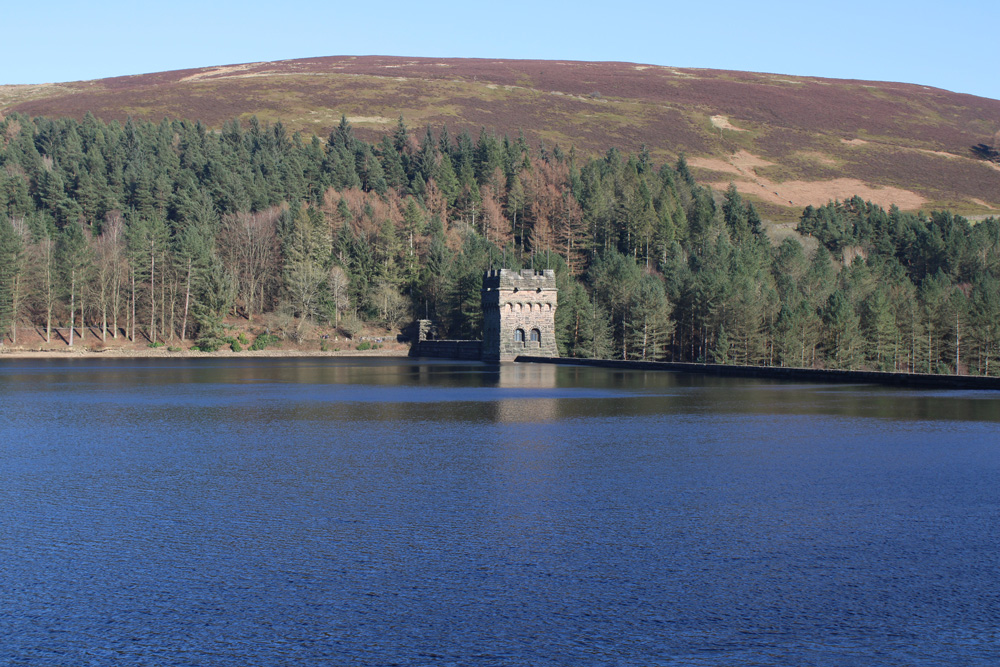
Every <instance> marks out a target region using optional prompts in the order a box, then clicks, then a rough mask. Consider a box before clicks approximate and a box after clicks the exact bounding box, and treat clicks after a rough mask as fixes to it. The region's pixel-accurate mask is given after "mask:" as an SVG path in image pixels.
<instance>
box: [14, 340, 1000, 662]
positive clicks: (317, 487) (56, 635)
mask: <svg viewBox="0 0 1000 667" xmlns="http://www.w3.org/2000/svg"><path fill="white" fill-rule="evenodd" d="M998 426H1000V394H997V393H994V392H946V391H942V392H931V391H909V390H898V389H887V388H879V387H872V386H864V385H859V386H821V385H807V384H782V383H777V382H767V381H754V380H723V379H717V378H703V377H698V376H684V375H677V374H671V373H649V372H645V373H644V372H628V371H616V370H607V369H597V368H578V367H554V366H535V365H505V366H503V367H501V368H498V367H489V366H483V365H479V364H457V363H450V362H418V361H411V360H396V359H392V360H367V359H353V360H348V359H337V360H326V359H310V360H286V359H280V360H256V359H255V360H234V361H228V360H226V361H220V360H176V361H171V362H170V363H169V364H167V363H165V362H163V361H161V360H136V361H115V360H103V361H73V360H67V361H10V360H4V361H3V362H2V363H0V664H9V665H106V664H107V665H112V664H113V665H232V666H237V665H295V666H298V665H303V666H305V665H320V664H329V665H484V666H485V665H504V666H506V665H510V666H514V665H517V666H520V665H540V666H543V665H560V666H561V665H574V666H575V665H581V666H589V665H824V666H825V665H830V666H834V665H837V666H839V665H928V666H929V665H996V664H1000V632H998V627H1000V429H998Z"/></svg>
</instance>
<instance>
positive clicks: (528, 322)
mask: <svg viewBox="0 0 1000 667" xmlns="http://www.w3.org/2000/svg"><path fill="white" fill-rule="evenodd" d="M482 304H483V352H482V355H483V356H482V358H483V361H513V360H514V357H516V356H518V355H521V354H525V355H530V356H534V357H558V356H559V350H558V349H557V348H556V327H555V314H556V274H555V271H552V270H549V269H546V270H545V271H533V270H531V269H524V270H522V271H521V272H520V273H518V272H517V271H512V270H510V269H496V270H492V271H487V272H486V274H485V275H484V276H483V292H482Z"/></svg>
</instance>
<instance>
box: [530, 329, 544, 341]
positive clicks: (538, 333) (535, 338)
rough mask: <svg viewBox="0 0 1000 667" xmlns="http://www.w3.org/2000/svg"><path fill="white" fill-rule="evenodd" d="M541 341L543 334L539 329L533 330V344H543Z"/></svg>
mask: <svg viewBox="0 0 1000 667" xmlns="http://www.w3.org/2000/svg"><path fill="white" fill-rule="evenodd" d="M541 340H542V332H541V331H539V330H538V329H532V330H531V342H532V343H538V342H541Z"/></svg>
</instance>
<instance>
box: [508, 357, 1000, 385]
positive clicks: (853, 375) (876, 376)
mask: <svg viewBox="0 0 1000 667" xmlns="http://www.w3.org/2000/svg"><path fill="white" fill-rule="evenodd" d="M514 361H515V362H518V363H533V364H560V365H566V366H596V367H598V368H620V369H628V370H638V371H671V372H674V373H698V374H702V375H715V376H718V377H742V378H764V379H773V380H790V381H795V382H829V383H839V384H881V385H890V386H896V387H922V388H927V389H986V390H1000V377H986V376H982V375H935V374H931V373H893V372H883V371H843V370H828V369H821V368H791V367H787V366H729V365H726V364H698V363H685V362H673V361H625V360H621V359H576V358H570V357H562V358H552V357H533V356H527V355H521V356H518V357H517V358H516V359H515V360H514Z"/></svg>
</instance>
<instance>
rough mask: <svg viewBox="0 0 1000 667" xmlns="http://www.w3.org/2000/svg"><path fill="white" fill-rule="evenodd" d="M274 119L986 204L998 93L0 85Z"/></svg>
mask: <svg viewBox="0 0 1000 667" xmlns="http://www.w3.org/2000/svg"><path fill="white" fill-rule="evenodd" d="M11 111H18V112H21V113H26V114H30V115H33V116H36V115H46V116H70V117H74V118H77V119H80V118H82V117H83V115H84V114H85V113H86V112H88V111H90V112H92V113H94V115H96V116H97V117H98V118H101V119H104V120H118V121H124V120H125V119H126V118H127V117H128V116H132V117H135V118H141V119H146V120H153V121H158V120H160V119H162V118H163V117H176V118H189V119H199V120H201V121H202V122H203V123H205V124H207V125H208V126H209V127H212V128H220V127H221V126H222V124H223V123H224V122H225V121H226V120H230V119H232V118H242V119H246V118H248V117H249V116H251V115H256V116H258V117H259V118H260V119H261V120H267V121H271V122H274V121H278V120H280V121H281V122H282V123H283V124H284V125H285V126H286V127H287V128H289V129H291V130H302V131H305V132H308V133H317V134H319V135H320V136H321V137H326V136H327V134H328V133H329V132H330V130H331V129H332V128H333V127H334V126H335V125H336V123H337V121H338V120H339V119H340V116H341V115H342V114H344V115H346V116H347V117H348V119H349V120H350V121H351V123H352V124H353V126H354V128H355V131H356V133H357V135H358V136H359V137H361V138H364V139H368V140H374V139H377V138H378V137H379V136H380V135H381V134H383V133H384V132H385V131H387V130H391V129H392V128H393V126H394V125H395V123H396V120H397V118H398V117H399V116H400V115H402V116H404V118H405V119H406V122H407V125H409V126H410V127H412V128H420V127H423V126H424V125H426V124H430V125H433V126H435V127H439V126H441V125H447V126H448V129H449V130H450V131H452V132H453V133H457V132H460V131H462V130H469V131H470V132H471V133H472V134H473V136H475V135H477V134H478V132H479V131H480V128H486V129H487V130H495V131H496V132H498V133H508V134H511V135H516V134H517V133H518V132H522V131H523V133H524V134H525V137H526V138H527V140H528V141H529V143H530V144H532V145H537V144H538V142H540V141H544V142H545V143H546V144H547V145H549V146H552V145H555V144H558V145H560V146H562V147H563V148H564V149H568V148H569V147H575V148H576V150H577V151H578V152H582V153H584V154H587V155H593V154H601V153H603V152H604V151H606V150H607V149H608V148H609V147H612V146H615V147H618V148H621V149H623V150H625V151H633V152H634V151H637V150H639V148H640V146H642V145H643V144H645V145H646V146H647V147H648V148H649V150H650V152H651V153H652V155H653V157H654V158H655V159H657V160H658V161H662V160H671V161H672V160H673V159H675V158H676V156H677V154H678V153H680V152H681V151H683V152H685V153H686V155H687V158H688V161H689V164H690V165H691V166H692V167H693V168H694V173H695V175H696V176H697V178H698V179H699V180H700V181H701V182H702V183H704V184H709V185H713V186H716V187H720V188H724V187H725V186H726V185H727V184H728V183H729V182H730V181H734V182H735V183H736V184H737V187H738V189H739V190H740V191H741V192H743V193H744V194H746V195H748V196H750V197H751V198H752V199H753V200H754V201H755V202H756V203H757V204H758V205H759V207H760V208H761V209H762V210H763V212H764V213H765V215H767V216H768V217H771V218H773V219H776V220H782V219H785V220H787V219H793V218H797V216H798V215H799V213H801V210H802V208H803V207H804V206H806V205H809V204H812V205H821V204H823V203H825V202H826V201H828V200H830V199H834V198H839V199H846V198H849V197H850V196H852V195H855V194H858V195H861V196H862V197H863V198H865V199H868V200H871V201H872V202H874V203H877V204H879V205H881V206H885V207H888V206H889V205H891V204H897V205H899V206H900V207H901V208H903V209H904V210H918V209H924V210H929V209H937V208H949V209H952V210H953V211H955V212H959V213H963V214H966V215H977V214H978V215H983V214H992V213H995V212H997V211H1000V164H995V163H990V162H988V161H986V160H984V159H981V158H980V157H977V155H976V153H975V152H974V151H973V146H976V145H977V144H981V143H983V142H989V141H991V139H992V137H993V136H994V134H995V133H996V132H997V131H998V130H1000V101H998V100H991V99H986V98H980V97H974V96H971V95H963V94H957V93H951V92H948V91H945V90H940V89H935V88H928V87H924V86H918V85H911V84H898V83H882V82H866V81H848V80H834V79H817V78H807V77H792V76H783V75H774V74H756V73H747V72H730V71H715V70H703V69H679V68H671V67H660V66H650V65H638V64H631V63H584V62H557V61H556V62H553V61H510V60H507V61H505V60H472V59H450V60H436V59H429V58H394V57H375V56H372V57H328V58H309V59H301V60H289V61H282V62H273V63H250V64H244V65H230V66H223V67H206V68H201V69H193V70H181V71H174V72H162V73H157V74H145V75H138V76H127V77H117V78H112V79H103V80H97V81H81V82H72V83H59V84H44V85H37V86H2V87H0V113H7V112H11Z"/></svg>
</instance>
